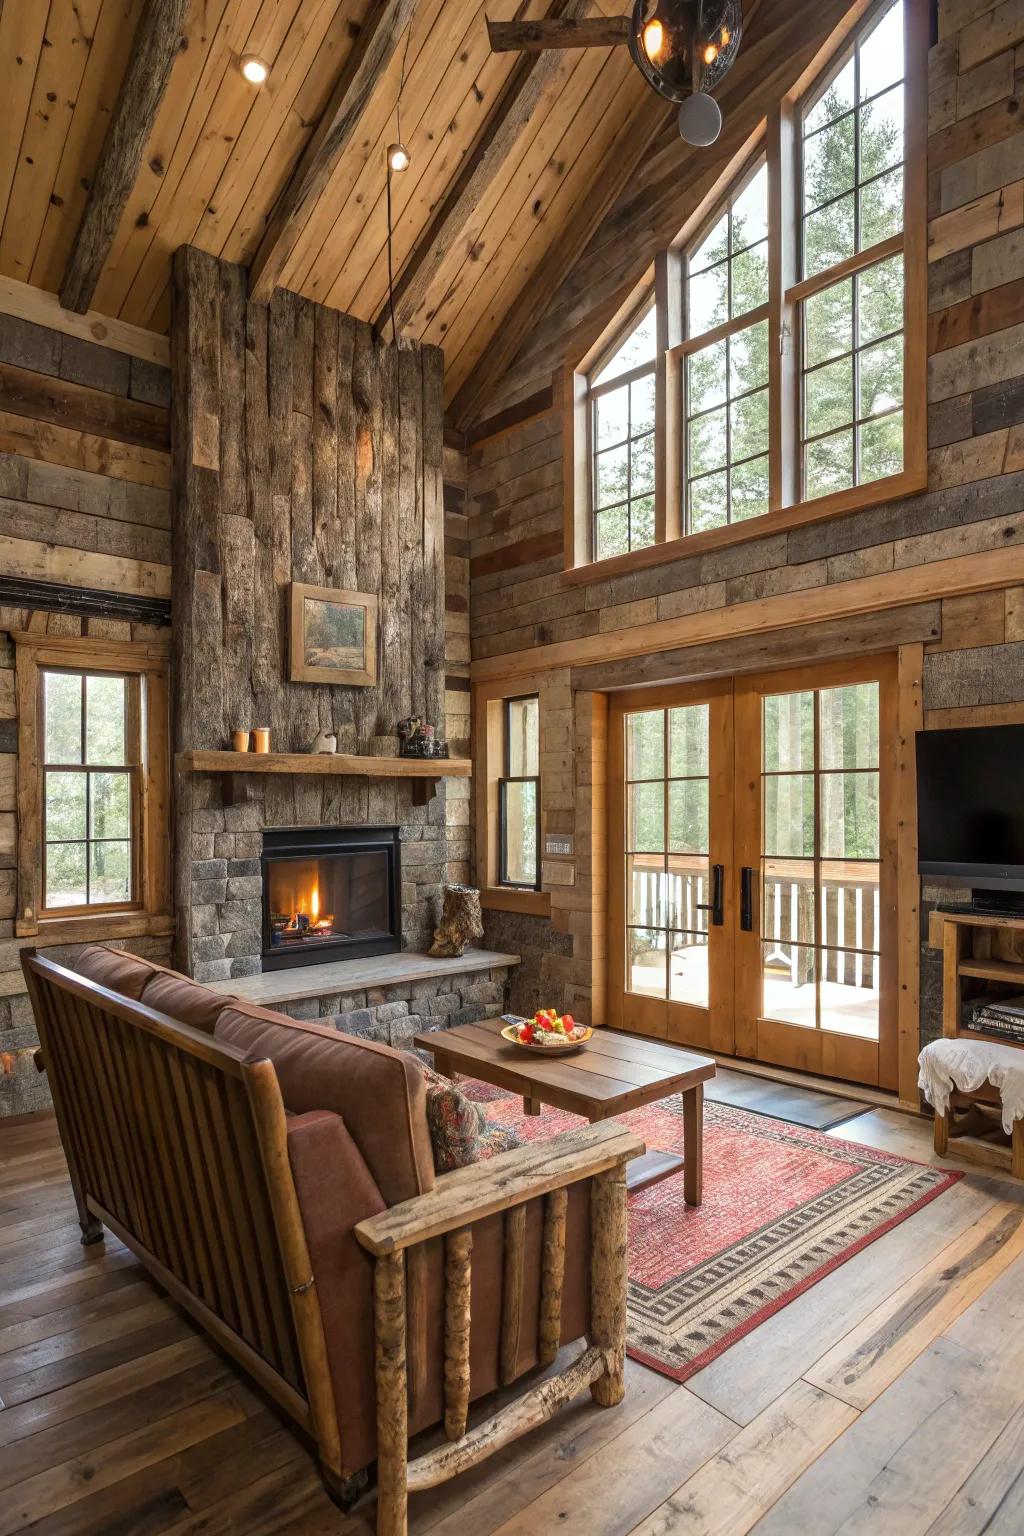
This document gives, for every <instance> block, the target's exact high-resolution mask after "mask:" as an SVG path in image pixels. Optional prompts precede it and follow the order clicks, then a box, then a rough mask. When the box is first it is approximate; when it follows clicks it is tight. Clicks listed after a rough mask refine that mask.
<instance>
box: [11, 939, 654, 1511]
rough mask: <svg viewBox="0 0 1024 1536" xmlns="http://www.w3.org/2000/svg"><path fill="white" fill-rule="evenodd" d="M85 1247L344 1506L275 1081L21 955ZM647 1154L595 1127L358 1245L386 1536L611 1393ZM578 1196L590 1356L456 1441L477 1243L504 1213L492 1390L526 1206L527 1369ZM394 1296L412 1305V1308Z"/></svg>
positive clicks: (257, 1067)
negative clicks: (563, 1412) (189, 1333)
mask: <svg viewBox="0 0 1024 1536" xmlns="http://www.w3.org/2000/svg"><path fill="white" fill-rule="evenodd" d="M22 965H23V969H24V974H25V979H26V983H27V986H28V990H29V995H30V997H31V1000H32V1004H33V1008H34V1011H35V1016H36V1020H37V1023H38V1027H39V1035H40V1041H41V1047H42V1054H43V1059H44V1062H45V1067H46V1071H47V1073H48V1076H49V1080H50V1085H51V1089H52V1094H53V1103H54V1110H55V1113H56V1117H57V1124H58V1129H59V1131H60V1136H61V1141H62V1143H63V1145H64V1149H65V1152H66V1154H67V1160H68V1167H69V1171H70V1177H71V1185H72V1189H73V1192H74V1197H75V1201H76V1204H77V1207H78V1216H79V1221H80V1224H81V1227H82V1241H83V1242H84V1243H91V1242H96V1241H98V1240H100V1239H101V1238H102V1235H103V1227H104V1226H105V1227H108V1228H109V1229H110V1231H112V1232H113V1233H114V1234H115V1235H116V1236H117V1237H118V1238H120V1240H121V1241H122V1242H123V1243H124V1244H126V1246H127V1247H129V1248H130V1249H131V1250H132V1252H133V1253H135V1254H136V1255H137V1256H138V1258H139V1259H140V1260H141V1262H142V1263H143V1264H144V1265H145V1266H146V1268H147V1269H148V1270H149V1271H150V1273H151V1274H152V1275H153V1276H154V1278H155V1279H156V1280H157V1281H158V1282H159V1284H160V1285H162V1286H163V1287H164V1288H165V1289H166V1290H167V1291H168V1292H169V1293H170V1295H171V1296H172V1297H173V1298H174V1300H175V1301H177V1302H178V1303H179V1304H180V1305H181V1306H183V1307H184V1308H185V1309H186V1310H187V1311H188V1312H190V1313H191V1315H192V1316H193V1317H194V1318H195V1319H196V1321H197V1322H198V1323H199V1324H200V1325H201V1326H202V1327H203V1328H205V1329H206V1331H207V1332H208V1333H209V1334H210V1335H211V1337H212V1338H213V1339H214V1340H215V1341H216V1343H217V1344H219V1345H220V1346H221V1347H222V1348H223V1349H224V1350H225V1351H226V1352H227V1353H228V1354H229V1355H231V1356H232V1357H233V1358H234V1359H235V1360H236V1361H237V1362H238V1363H239V1364H240V1365H241V1366H242V1367H243V1368H244V1369H245V1370H246V1371H248V1372H249V1374H250V1375H251V1376H252V1377H253V1378H254V1379H255V1380H256V1381H257V1382H258V1383H259V1385H260V1386H261V1387H262V1388H263V1389H264V1390H265V1391H266V1392H267V1393H268V1394H269V1395H270V1396H271V1397H272V1398H273V1399H274V1400H275V1401H276V1402H277V1403H279V1404H280V1405H281V1406H282V1407H283V1408H284V1409H286V1410H287V1412H288V1413H289V1414H290V1415H291V1417H292V1418H293V1419H294V1420H295V1421H296V1423H298V1424H299V1425H300V1426H301V1427H302V1428H303V1429H304V1430H306V1431H307V1432H308V1433H309V1434H310V1435H311V1436H312V1437H313V1438H314V1439H315V1441H316V1443H317V1449H318V1454H319V1458H320V1464H321V1470H322V1472H323V1476H324V1480H325V1483H326V1486H327V1488H328V1491H329V1492H331V1493H332V1495H333V1496H335V1497H336V1498H337V1499H338V1500H339V1502H342V1503H343V1504H345V1503H346V1502H351V1501H350V1500H346V1494H347V1493H348V1492H349V1489H348V1486H347V1484H346V1473H345V1469H344V1462H343V1455H342V1446H341V1438H340V1434H339V1427H338V1418H337V1412H336V1406H335V1393H334V1384H333V1382H332V1379H331V1373H330V1366H329V1360H328V1352H327V1348H326V1340H325V1333H324V1325H323V1319H322V1316H321V1310H320V1302H319V1300H318V1296H317V1284H316V1274H315V1273H314V1271H313V1267H312V1265H311V1260H310V1253H309V1247H308V1245H307V1239H306V1232H305V1229H304V1226H303V1219H302V1212H301V1208H300V1203H299V1199H298V1196H297V1193H296V1186H295V1182H294V1180H293V1177H292V1170H291V1166H290V1163H289V1150H288V1120H287V1117H286V1113H285V1106H284V1102H283V1099H282V1095H281V1089H280V1086H279V1083H278V1079H277V1073H276V1071H275V1068H274V1066H273V1063H272V1062H271V1061H270V1060H268V1059H265V1058H261V1059H255V1058H254V1057H252V1056H250V1055H246V1054H245V1053H244V1052H243V1051H241V1050H239V1049H237V1048H236V1047H233V1046H231V1045H229V1044H227V1043H222V1042H220V1041H218V1040H216V1039H215V1038H213V1037H212V1036H210V1035H207V1034H205V1033H203V1032H202V1031H201V1030H198V1029H194V1028H191V1027H190V1026H188V1025H186V1024H183V1023H179V1022H178V1021H176V1020H174V1019H172V1018H170V1017H168V1016H167V1015H165V1014H161V1013H159V1012H157V1011H156V1010H155V1009H153V1008H149V1007H147V1006H145V1005H144V1004H142V1003H137V1002H134V1001H131V1000H130V999H128V998H126V997H123V996H121V995H120V994H119V993H117V992H114V991H111V990H109V989H108V988H106V987H103V986H100V985H98V984H97V983H95V982H93V981H91V980H89V979H87V978H86V977H84V976H79V975H77V974H76V973H74V972H73V971H69V970H67V969H65V968H64V967H62V966H60V965H57V964H55V963H54V962H53V961H50V960H47V959H45V958H44V957H42V956H41V955H39V954H37V953H36V952H35V951H34V950H30V949H27V950H24V951H23V952H22ZM643 1150H644V1148H643V1144H642V1142H641V1141H639V1139H638V1138H637V1137H636V1136H634V1135H633V1134H632V1133H631V1132H629V1131H627V1130H625V1129H623V1128H622V1127H620V1126H617V1125H615V1124H613V1123H604V1124H599V1125H592V1126H588V1127H586V1128H585V1129H583V1130H580V1131H572V1132H566V1133H563V1134H562V1135H560V1136H556V1137H554V1138H553V1139H552V1140H550V1141H547V1142H543V1143H536V1144H534V1145H532V1146H528V1147H523V1148H520V1149H518V1150H516V1151H512V1152H507V1153H505V1154H503V1155H501V1156H499V1157H497V1158H495V1159H493V1160H492V1161H490V1162H486V1163H480V1164H475V1165H473V1166H471V1167H468V1168H464V1169H460V1170H458V1171H457V1172H455V1173H451V1174H447V1175H445V1176H444V1177H443V1178H442V1179H440V1180H439V1181H438V1183H437V1185H436V1186H435V1188H434V1189H433V1190H430V1191H428V1192H427V1193H425V1194H422V1195H419V1196H417V1197H415V1198H413V1199H410V1200H406V1201H404V1202H403V1203H401V1204H398V1205H395V1206H392V1207H391V1208H390V1209H387V1210H385V1211H383V1212H381V1214H380V1215H378V1216H375V1217H372V1218H370V1219H367V1220H364V1221H362V1222H361V1223H359V1225H358V1226H357V1227H356V1235H357V1237H358V1239H359V1242H360V1243H361V1244H362V1245H363V1247H364V1248H365V1249H366V1250H368V1252H369V1253H370V1254H372V1256H373V1259H374V1264H375V1269H374V1282H373V1292H374V1295H373V1303H374V1330H375V1380H376V1400H377V1409H376V1412H377V1485H378V1514H377V1530H378V1533H379V1536H404V1533H405V1532H406V1531H407V1528H408V1526H407V1500H408V1492H409V1491H410V1490H416V1489H423V1488H429V1487H432V1486H434V1485H436V1484H438V1483H441V1482H444V1481H445V1480H446V1479H448V1478H450V1477H453V1476H455V1475H456V1474H458V1473H459V1472H462V1471H464V1470H466V1469H467V1468H469V1467H472V1466H475V1465H476V1464H477V1463H478V1462H480V1461H482V1460H484V1459H485V1458H486V1457H487V1456H489V1455H491V1454H492V1453H493V1452H494V1451H496V1450H497V1449H498V1448H499V1447H501V1446H503V1445H506V1444H508V1443H509V1442H510V1441H511V1440H513V1439H515V1438H516V1437H518V1436H519V1435H521V1434H524V1433H525V1432H526V1431H528V1430H529V1429H531V1428H533V1427H534V1426H536V1425H538V1424H540V1423H542V1422H543V1421H544V1420H546V1419H548V1418H550V1417H551V1416H552V1415H553V1414H554V1413H555V1411H556V1410H557V1409H558V1408H559V1407H560V1406H561V1405H562V1404H564V1403H566V1402H568V1401H569V1400H570V1399H572V1398H574V1397H575V1396H577V1395H578V1394H579V1393H580V1392H582V1391H584V1390H585V1389H586V1388H587V1387H589V1388H590V1391H591V1394H592V1395H593V1397H594V1399H595V1400H596V1401H597V1402H598V1403H599V1404H602V1405H603V1406H612V1405H614V1404H615V1403H618V1402H619V1401H621V1399H622V1396H623V1392H624V1385H623V1379H624V1368H625V1329H626V1283H627V1275H626V1184H625V1166H626V1163H627V1162H628V1161H629V1160H630V1159H631V1158H632V1157H634V1156H637V1155H639V1154H640V1153H642V1152H643ZM584 1180H589V1181H590V1190H591V1195H590V1213H591V1214H590V1230H591V1261H590V1318H591V1327H590V1333H589V1342H588V1345H587V1347H586V1348H585V1349H584V1351H583V1353H582V1354H581V1355H579V1356H578V1357H577V1358H576V1359H575V1360H574V1361H573V1363H572V1364H571V1365H569V1366H568V1368H567V1369H565V1370H563V1371H562V1372H561V1373H560V1374H558V1375H554V1376H550V1377H547V1378H546V1379H544V1380H543V1381H542V1382H541V1383H540V1384H539V1385H536V1386H534V1387H533V1388H532V1389H530V1390H528V1391H526V1392H525V1393H524V1394H523V1395H522V1396H521V1397H519V1398H517V1399H516V1400H515V1401H514V1402H512V1403H511V1404H510V1405H509V1406H507V1407H505V1408H504V1409H502V1410H501V1411H499V1412H498V1413H496V1414H495V1415H494V1416H493V1417H491V1418H489V1419H487V1420H486V1421H485V1422H483V1423H480V1424H477V1425H476V1426H475V1427H474V1428H472V1429H470V1430H468V1432H467V1427H466V1426H467V1415H468V1409H469V1401H470V1323H471V1317H470V1280H471V1274H472V1250H473V1230H474V1224H475V1223H477V1222H479V1221H481V1220H482V1219H484V1218H487V1217H491V1216H493V1215H494V1214H495V1213H498V1212H504V1213H505V1214H504V1283H503V1286H502V1300H501V1365H502V1379H503V1380H504V1381H511V1380H512V1378H513V1376H514V1374H515V1361H516V1358H517V1355H518V1346H519V1340H520V1328H521V1319H520V1315H519V1299H520V1295H521V1282H522V1277H523V1265H524V1251H525V1244H524V1233H525V1226H526V1223H525V1214H526V1202H527V1201H529V1200H535V1199H537V1198H538V1197H543V1198H544V1213H543V1229H542V1253H541V1292H540V1312H539V1325H538V1326H539V1338H538V1355H539V1360H540V1363H541V1365H544V1366H549V1365H551V1364H552V1363H553V1361H554V1360H555V1356H556V1354H557V1352H558V1349H559V1342H560V1330H561V1303H562V1282H563V1276H564V1273H565V1258H566V1244H565V1234H566V1207H567V1201H568V1188H569V1186H570V1185H572V1184H575V1183H577V1182H580V1181H584ZM438 1238H442V1239H443V1240H444V1244H445V1277H444V1278H445V1285H444V1431H445V1435H446V1437H447V1443H446V1444H443V1445H442V1446H441V1447H440V1448H438V1449H434V1450H431V1451H429V1452H427V1453H426V1454H424V1455H422V1456H421V1457H420V1458H419V1459H418V1460H416V1461H413V1462H411V1463H410V1462H409V1461H408V1408H409V1394H410V1392H411V1391H414V1390H415V1385H414V1381H413V1378H414V1377H415V1376H416V1374H417V1372H418V1371H419V1369H420V1368H421V1365H422V1355H423V1350H424V1346H423V1343H422V1340H420V1339H419V1338H418V1337H417V1333H418V1329H417V1322H416V1317H417V1308H416V1306H415V1304H414V1303H415V1296H416V1283H415V1276H416V1270H417V1264H418V1261H419V1260H420V1258H421V1256H422V1255H423V1253H424V1247H423V1245H424V1244H426V1243H427V1242H429V1241H431V1240H433V1239H438ZM407 1276H408V1277H409V1295H408V1297H407Z"/></svg>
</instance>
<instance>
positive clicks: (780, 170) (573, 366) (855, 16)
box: [556, 0, 929, 585]
mask: <svg viewBox="0 0 1024 1536" xmlns="http://www.w3.org/2000/svg"><path fill="white" fill-rule="evenodd" d="M903 3H904V6H905V15H906V23H905V25H906V47H905V76H904V101H905V128H904V192H903V196H904V223H903V229H902V231H901V232H900V233H898V234H897V235H894V236H891V237H889V238H887V239H886V240H884V241H880V242H879V243H878V244H877V245H875V246H872V247H871V248H870V249H869V250H866V251H859V252H857V253H856V255H854V256H853V257H851V258H849V259H848V260H847V261H845V262H843V263H841V264H838V265H837V266H835V267H832V268H829V269H828V271H827V272H823V273H817V274H815V275H814V277H811V278H806V279H801V278H799V276H798V254H799V241H800V216H799V154H800V143H799V139H800V135H799V112H800V108H801V106H802V104H803V102H804V101H805V99H806V98H807V96H808V94H809V92H810V91H812V90H813V89H814V88H815V87H816V85H817V83H818V81H819V80H820V78H821V76H822V75H823V73H824V72H825V71H827V70H829V69H830V68H831V67H832V66H833V65H834V64H836V63H837V62H838V61H839V60H840V59H841V57H842V55H843V52H844V50H847V49H848V48H849V47H850V46H851V42H852V38H853V35H854V34H855V33H856V32H858V31H859V30H860V28H861V27H862V25H864V24H865V23H866V22H867V21H869V19H870V17H871V14H872V12H874V11H876V10H882V9H884V8H885V4H886V0H858V3H857V4H855V5H854V6H853V7H852V8H851V10H850V11H849V12H848V13H847V15H846V16H845V17H844V18H843V20H842V22H841V23H840V25H839V26H838V27H837V28H836V29H835V31H834V32H833V33H832V35H831V36H830V37H829V39H828V41H827V42H826V43H825V45H824V47H823V48H822V49H821V50H820V52H819V53H818V54H817V55H816V56H815V58H814V59H813V60H812V61H811V63H810V64H809V65H808V67H807V69H806V70H805V71H804V72H803V74H802V75H801V77H800V79H799V80H798V81H796V83H795V84H794V86H793V89H792V90H791V91H790V92H789V93H788V94H787V95H786V97H785V98H784V99H783V100H782V101H781V102H780V104H779V106H778V107H776V108H775V109H774V110H773V111H772V112H771V114H770V115H769V117H768V119H767V121H766V122H765V123H762V124H760V125H759V126H758V128H757V129H756V130H755V132H754V133H753V134H752V135H751V137H750V139H749V140H748V141H747V143H746V144H745V145H744V146H743V148H742V149H741V151H740V152H739V153H738V154H737V155H736V156H734V157H733V159H732V160H731V161H730V163H729V165H728V166H727V167H726V168H725V170H724V171H723V174H722V176H720V177H719V178H718V180H717V181H716V183H715V186H714V187H713V188H712V189H711V191H710V192H709V193H708V195H707V196H706V197H705V198H704V199H703V200H702V202H701V204H700V206H699V207H698V208H697V209H696V210H695V212H694V214H693V215H692V217H691V218H689V219H688V220H687V222H686V224H685V225H684V228H683V229H682V230H681V231H680V234H679V236H678V237H677V239H676V240H675V241H674V242H673V243H672V245H671V246H670V247H669V248H668V249H667V250H666V251H664V252H662V253H661V254H660V255H659V256H658V258H657V259H656V262H655V290H656V300H657V312H658V358H657V400H656V419H655V543H654V544H652V545H650V546H648V547H646V548H643V549H637V550H630V551H629V552H628V553H627V554H624V555H616V556H613V557H612V558H610V559H607V560H599V561H598V560H593V559H591V554H592V524H593V512H592V506H591V497H590V474H589V448H590V443H589V420H588V418H589V389H588V379H589V375H590V372H591V371H592V370H593V368H594V367H595V366H597V364H598V361H599V359H600V358H601V357H603V356H605V355H607V352H608V350H609V347H610V345H613V344H614V339H615V338H616V337H618V336H620V335H621V334H622V332H623V331H624V329H625V327H626V326H627V325H628V323H629V321H630V319H631V318H633V317H635V316H636V315H637V314H638V312H639V307H640V306H639V304H638V300H637V290H636V289H635V288H634V289H633V290H632V292H631V294H630V296H629V300H628V302H627V304H626V305H625V306H623V308H622V309H620V310H619V312H618V314H617V316H616V318H615V320H614V321H613V322H612V323H611V324H610V325H609V326H608V327H607V329H606V330H605V332H604V333H603V335H602V338H601V340H600V341H599V343H598V344H597V345H596V346H594V347H592V348H591V349H590V351H589V352H588V353H587V355H586V356H585V357H583V358H582V359H579V360H577V361H575V362H573V361H571V360H569V361H567V362H566V365H565V367H564V368H563V370H562V379H561V394H562V400H563V409H564V423H565V425H564V449H565V485H566V500H565V573H564V578H565V580H567V581H568V582H570V583H571V584H573V585H578V584H588V583H590V582H597V581H607V580H610V579H612V578H613V577H616V576H619V575H626V574H630V573H632V572H636V571H641V570H645V569H648V568H650V567H654V566H659V565H664V564H669V563H671V562H673V561H676V560H683V559H687V558H689V557H690V556H691V555H699V554H703V553H706V552H710V551H713V550H718V549H724V548H728V547H729V546H730V545H733V544H738V543H747V542H750V541H752V540H754V539H758V538H765V537H769V536H771V535H772V534H773V533H780V532H784V531H786V530H787V529H790V528H795V527H801V526H804V525H806V524H810V523H817V522H826V521H828V520H829V519H831V518H834V517H840V516H843V515H845V514H847V513H850V512H856V511H859V510H861V509H863V508H864V507H867V506H877V505H881V504H882V503H884V502H887V501H898V500H900V499H902V498H904V497H907V496H911V495H914V494H915V493H917V492H919V491H922V490H925V489H926V488H927V483H928V446H927V368H928V357H927V323H928V294H927V271H928V249H927V122H928V42H929V17H928V0H903ZM762 156H764V157H766V158H767V164H768V246H769V297H768V304H767V306H760V307H759V308H758V309H757V310H756V311H750V313H748V314H746V315H743V316H740V317H737V318H736V319H733V320H729V321H726V322H725V323H724V324H722V325H720V326H717V327H715V329H714V330H713V331H709V332H706V333H705V334H704V335H703V336H701V337H696V338H692V339H691V338H684V337H683V336H682V334H681V329H680V321H679V318H678V316H679V315H680V314H681V304H680V303H679V297H680V292H681V286H682V284H683V282H684V271H683V269H684V266H685V260H684V257H683V256H682V254H681V253H682V251H683V249H684V247H686V246H688V245H690V244H691V243H692V241H693V240H694V239H695V238H697V237H698V235H699V233H700V231H701V230H702V229H703V228H705V227H707V226H708V225H709V224H710V221H711V220H712V219H713V218H714V217H715V215H716V214H717V212H718V211H719V210H720V209H721V207H722V205H723V203H724V202H725V201H726V200H727V199H728V197H729V196H730V193H731V191H732V189H733V187H734V186H738V185H740V184H741V182H742V180H743V178H744V177H745V176H746V175H748V174H749V172H750V171H751V169H752V168H753V166H754V165H755V164H756V162H757V160H758V159H760V158H761V157H762ZM898 252H902V253H903V257H904V270H905V274H906V277H905V284H906V287H905V300H904V329H903V336H904V359H903V379H904V384H903V468H902V470H901V471H900V472H899V473H898V474H895V475H889V476H886V477H884V478H882V479H879V480H874V481H870V482H868V483H867V484H864V485H856V486H852V487H850V488H849V489H846V490H842V491H837V492H834V493H833V494H831V495H828V496H821V497H816V498H814V499H811V500H804V499H800V498H799V494H798V487H799V484H800V480H801V476H802V465H801V462H800V461H801V457H802V445H801V443H800V441H799V418H800V395H799V391H800V385H801V378H800V346H799V329H798V314H799V306H800V305H801V304H802V303H803V302H804V301H805V300H806V299H807V298H808V297H809V296H811V295H812V294H814V293H816V292H818V291H820V290H821V289H822V288H826V287H829V286H831V285H832V284H833V283H835V282H839V281H841V280H842V279H843V278H844V277H848V276H852V275H853V274H854V273H856V272H858V271H861V270H863V269H864V268H866V267H868V266H872V265H874V264H875V263H876V262H879V261H882V260H885V259H886V258H887V257H888V256H891V255H895V254H897V253H898ZM647 282H649V279H645V283H647ZM764 318H767V319H768V324H769V476H770V482H769V510H768V511H767V512H766V513H765V514H764V515H763V516H761V517H757V518H751V519H749V520H748V521H747V522H743V523H732V524H728V525H726V526H725V527H723V528H714V529H709V530H707V531H705V532H702V533H694V534H685V533H683V531H682V516H683V513H682V495H683V486H682V430H683V412H684V410H685V402H684V391H683V388H682V373H683V359H684V358H685V356H686V355H687V354H688V352H690V351H693V350H695V349H696V348H697V347H698V346H700V347H703V346H707V345H709V344H711V343H713V342H714V341H716V340H720V339H721V338H722V337H723V336H726V335H730V334H732V333H733V332H734V331H736V330H740V329H742V328H744V327H745V326H747V325H750V324H753V323H756V321H757V320H758V319H764ZM783 341H785V346H783V345H782V343H783ZM558 387H559V386H558V381H557V379H556V398H558Z"/></svg>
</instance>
